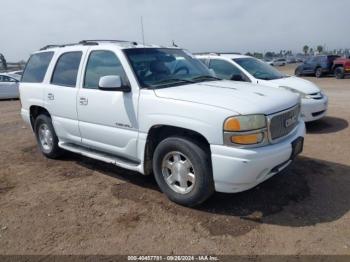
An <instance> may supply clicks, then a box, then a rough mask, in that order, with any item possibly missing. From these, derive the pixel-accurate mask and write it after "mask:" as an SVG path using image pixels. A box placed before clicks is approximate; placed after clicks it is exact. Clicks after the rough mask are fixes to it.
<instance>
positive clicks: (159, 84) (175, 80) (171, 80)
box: [152, 78, 195, 88]
mask: <svg viewBox="0 0 350 262" xmlns="http://www.w3.org/2000/svg"><path fill="white" fill-rule="evenodd" d="M184 83H187V84H193V83H195V82H194V81H192V80H187V79H181V78H169V79H164V80H161V81H159V82H156V83H155V85H152V87H153V88H157V87H166V86H169V85H173V84H184Z"/></svg>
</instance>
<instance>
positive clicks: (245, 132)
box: [224, 115, 267, 147]
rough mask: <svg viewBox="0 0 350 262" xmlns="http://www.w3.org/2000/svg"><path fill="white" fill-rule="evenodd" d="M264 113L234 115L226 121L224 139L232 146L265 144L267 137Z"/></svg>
mask: <svg viewBox="0 0 350 262" xmlns="http://www.w3.org/2000/svg"><path fill="white" fill-rule="evenodd" d="M266 126H267V125H266V117H265V116H264V115H247V116H234V117H230V118H228V119H226V121H225V123H224V141H225V144H227V145H230V146H239V147H242V146H245V145H246V146H254V145H255V146H257V145H259V146H260V145H263V144H264V142H265V141H266V139H267V134H266V130H267V128H266Z"/></svg>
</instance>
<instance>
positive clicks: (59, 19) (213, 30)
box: [0, 0, 350, 61]
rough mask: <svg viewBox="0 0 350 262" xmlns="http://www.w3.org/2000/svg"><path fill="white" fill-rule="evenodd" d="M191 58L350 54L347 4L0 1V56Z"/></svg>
mask: <svg viewBox="0 0 350 262" xmlns="http://www.w3.org/2000/svg"><path fill="white" fill-rule="evenodd" d="M141 16H142V17H143V24H144V35H145V42H146V43H149V44H159V45H165V46H170V45H171V43H172V40H174V41H175V43H176V44H177V45H178V46H180V47H183V48H186V49H188V50H190V51H192V52H202V51H203V52H204V51H208V52H209V51H212V52H213V51H217V52H219V51H225V52H242V53H245V52H247V51H258V52H266V51H276V52H279V50H292V51H294V52H301V51H302V47H303V46H304V45H305V44H307V45H309V46H310V47H314V48H315V47H316V46H317V45H324V46H325V48H326V49H329V50H333V49H339V48H350V34H349V31H350V30H349V26H350V1H349V0H333V1H329V0H187V1H186V0H172V1H168V0H50V1H47V0H16V1H9V0H0V28H1V34H0V53H3V54H4V55H5V57H6V58H7V60H8V61H19V60H21V59H24V60H26V59H27V58H28V57H29V55H30V53H31V52H33V51H36V50H38V49H39V48H41V47H43V46H45V45H47V44H63V43H72V42H77V41H80V40H82V39H123V40H133V41H137V42H142V33H141V32H142V30H141Z"/></svg>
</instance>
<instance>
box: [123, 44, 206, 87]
mask: <svg viewBox="0 0 350 262" xmlns="http://www.w3.org/2000/svg"><path fill="white" fill-rule="evenodd" d="M124 53H125V55H126V56H127V58H128V60H129V62H130V64H131V67H132V69H133V70H134V72H135V75H136V77H137V80H138V81H139V83H140V85H141V86H142V87H152V88H164V87H171V86H176V85H185V84H190V83H191V82H192V81H196V79H197V78H198V77H204V80H202V81H209V80H207V78H208V77H210V72H209V70H208V68H207V67H206V66H205V65H204V64H203V63H201V62H200V61H199V60H198V59H195V58H194V57H193V56H192V54H190V53H189V52H187V51H185V50H180V49H172V48H132V49H125V50H124ZM198 81H200V80H198Z"/></svg>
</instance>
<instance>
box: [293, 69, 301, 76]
mask: <svg viewBox="0 0 350 262" xmlns="http://www.w3.org/2000/svg"><path fill="white" fill-rule="evenodd" d="M294 74H295V75H296V76H302V70H301V68H300V67H297V69H295V72H294Z"/></svg>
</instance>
